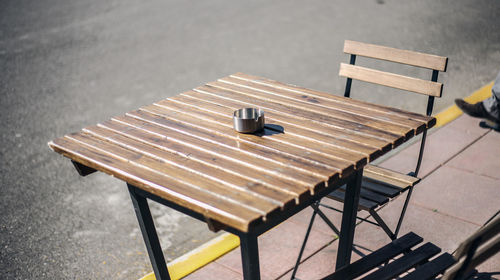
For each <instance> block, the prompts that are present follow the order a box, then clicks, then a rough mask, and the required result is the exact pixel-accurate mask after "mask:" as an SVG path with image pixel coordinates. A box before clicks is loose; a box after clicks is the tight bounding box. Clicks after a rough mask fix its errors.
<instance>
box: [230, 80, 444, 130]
mask: <svg viewBox="0 0 500 280" xmlns="http://www.w3.org/2000/svg"><path fill="white" fill-rule="evenodd" d="M231 77H233V78H238V79H241V80H245V81H251V82H252V83H256V84H260V85H265V86H270V87H273V88H276V89H280V90H285V91H286V92H289V93H290V94H293V93H296V94H300V98H302V99H305V100H309V101H310V102H313V103H315V102H328V101H332V102H338V103H348V104H349V105H350V106H354V107H359V108H360V109H362V110H366V111H372V112H382V113H385V114H390V115H394V116H399V117H402V118H409V119H413V120H419V121H422V122H425V123H427V127H428V128H430V127H432V126H434V125H435V124H436V119H435V118H433V117H429V116H425V115H421V114H417V113H412V112H408V111H404V110H401V109H397V108H392V107H388V106H383V105H378V104H373V103H369V102H365V101H362V100H357V99H352V98H346V97H343V96H337V95H333V94H330V93H326V92H321V91H317V90H312V89H307V88H303V87H299V86H295V85H289V84H284V83H281V82H278V81H274V80H270V79H266V78H262V77H257V76H252V75H248V74H244V73H236V74H233V75H231ZM346 100H348V102H346Z"/></svg>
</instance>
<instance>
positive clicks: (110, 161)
mask: <svg viewBox="0 0 500 280" xmlns="http://www.w3.org/2000/svg"><path fill="white" fill-rule="evenodd" d="M49 146H50V147H51V148H52V149H53V150H54V151H56V152H58V153H60V154H62V155H64V156H66V157H68V158H70V159H72V160H75V161H77V162H79V163H81V164H83V165H86V166H89V167H92V168H94V169H96V170H99V171H102V172H104V173H107V174H110V175H113V176H115V177H117V178H119V179H121V180H123V181H126V182H127V183H130V184H132V185H134V186H136V187H139V188H141V189H143V190H145V191H148V192H150V193H153V194H155V195H157V196H159V197H162V198H164V199H167V200H169V201H172V202H175V203H177V204H178V205H181V206H184V207H187V208H190V209H192V210H193V211H196V212H198V213H203V214H204V215H205V216H206V217H208V218H213V219H216V220H217V221H219V222H221V223H223V224H226V225H229V226H231V227H234V228H236V229H239V230H241V231H244V232H246V231H248V229H249V227H250V226H251V225H253V224H256V223H259V222H260V221H261V219H262V216H261V215H260V214H259V213H256V212H253V211H250V210H248V209H247V208H244V207H242V206H240V205H239V204H235V203H231V202H229V201H226V200H218V198H217V197H216V196H214V195H212V194H209V193H206V192H193V189H192V188H191V187H190V186H188V185H186V184H184V183H180V182H179V181H176V180H172V179H170V178H169V177H168V176H165V175H162V174H158V173H157V172H154V171H151V170H149V169H146V168H141V167H138V166H134V165H131V164H130V163H129V162H128V160H126V159H120V158H114V157H110V156H109V155H108V154H106V153H102V152H100V151H97V150H93V149H89V148H87V147H85V146H84V145H81V144H80V143H78V142H75V141H72V140H70V139H67V138H58V139H55V140H54V141H52V142H50V143H49Z"/></svg>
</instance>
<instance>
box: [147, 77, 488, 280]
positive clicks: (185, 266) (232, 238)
mask: <svg viewBox="0 0 500 280" xmlns="http://www.w3.org/2000/svg"><path fill="white" fill-rule="evenodd" d="M492 87H493V82H491V83H489V84H487V85H485V86H483V87H482V88H480V89H478V90H476V91H475V92H473V93H472V94H471V95H469V96H468V97H466V98H464V100H465V101H467V102H469V103H477V102H479V101H483V100H485V99H486V98H488V97H490V96H491V88H492ZM460 115H462V111H461V110H460V109H459V108H458V107H457V105H452V106H450V107H448V108H446V109H445V110H443V111H442V112H440V113H438V114H437V115H436V119H437V122H436V127H440V126H443V125H445V124H447V123H449V122H451V121H452V120H454V119H456V118H458V117H459V116H460ZM239 245H240V239H239V238H238V237H237V236H236V235H233V234H230V233H225V234H223V235H221V236H219V237H217V238H214V239H213V240H211V241H209V242H207V243H205V244H203V245H202V246H200V247H198V248H197V249H195V250H193V251H191V252H189V253H187V254H185V255H184V256H181V257H179V258H177V259H175V260H174V261H172V262H171V263H169V264H168V265H167V267H168V271H169V273H170V278H171V279H172V280H178V279H181V278H182V277H184V276H186V275H189V274H190V273H192V272H194V271H195V270H197V269H199V268H201V267H203V266H205V265H207V264H209V263H210V262H212V261H213V260H215V259H217V258H219V257H220V256H222V255H224V254H226V253H227V252H229V251H231V250H233V249H234V248H236V247H238V246H239ZM155 279H156V277H155V274H154V273H153V272H151V273H149V274H147V275H146V276H144V277H142V278H141V279H140V280H155Z"/></svg>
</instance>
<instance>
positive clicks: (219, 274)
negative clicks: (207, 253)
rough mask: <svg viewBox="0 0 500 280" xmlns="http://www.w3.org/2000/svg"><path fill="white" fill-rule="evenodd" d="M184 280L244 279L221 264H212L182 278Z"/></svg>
mask: <svg viewBox="0 0 500 280" xmlns="http://www.w3.org/2000/svg"><path fill="white" fill-rule="evenodd" d="M182 279H184V280H207V279H218V280H237V279H243V274H241V272H240V273H238V272H236V271H233V270H231V269H229V268H228V267H225V266H223V265H221V264H219V263H216V262H212V263H210V264H208V265H206V266H204V267H202V268H201V269H198V270H197V271H195V272H193V273H191V274H189V275H188V276H186V277H184V278H182Z"/></svg>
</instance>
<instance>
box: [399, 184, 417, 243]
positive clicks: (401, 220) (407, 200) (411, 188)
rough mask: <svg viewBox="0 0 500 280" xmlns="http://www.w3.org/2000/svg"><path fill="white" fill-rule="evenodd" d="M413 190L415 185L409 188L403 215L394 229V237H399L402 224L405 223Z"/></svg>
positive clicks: (402, 211)
mask: <svg viewBox="0 0 500 280" xmlns="http://www.w3.org/2000/svg"><path fill="white" fill-rule="evenodd" d="M412 192H413V186H411V187H410V189H409V190H408V194H407V195H406V199H405V204H404V206H403V210H401V216H399V221H398V225H397V226H396V230H395V231H394V239H396V238H397V237H398V234H399V230H400V229H401V224H402V223H403V218H404V217H405V214H406V208H408V203H409V202H410V197H411V193H412Z"/></svg>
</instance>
